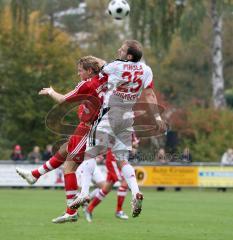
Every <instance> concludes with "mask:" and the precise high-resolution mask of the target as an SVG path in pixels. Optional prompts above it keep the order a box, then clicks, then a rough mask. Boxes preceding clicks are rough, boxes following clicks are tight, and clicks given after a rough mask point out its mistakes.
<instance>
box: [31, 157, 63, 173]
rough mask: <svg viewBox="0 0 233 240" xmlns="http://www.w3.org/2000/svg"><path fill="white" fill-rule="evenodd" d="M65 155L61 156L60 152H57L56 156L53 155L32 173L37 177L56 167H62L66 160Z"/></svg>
mask: <svg viewBox="0 0 233 240" xmlns="http://www.w3.org/2000/svg"><path fill="white" fill-rule="evenodd" d="M65 159H66V158H65V157H63V156H61V155H60V153H59V152H57V153H56V154H55V155H54V156H52V157H51V158H50V159H49V160H48V161H47V162H45V163H44V164H43V165H42V166H41V167H39V168H36V169H34V170H32V172H31V173H32V175H33V176H34V177H35V178H39V177H40V176H42V175H44V174H45V173H47V172H50V171H52V170H53V169H55V168H58V167H60V166H61V165H62V164H63V163H64V161H65Z"/></svg>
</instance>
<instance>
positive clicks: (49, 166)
mask: <svg viewBox="0 0 233 240" xmlns="http://www.w3.org/2000/svg"><path fill="white" fill-rule="evenodd" d="M66 147H67V143H64V144H63V145H62V146H61V147H60V149H59V150H58V152H57V153H56V154H55V155H54V156H52V157H51V158H50V159H49V160H48V161H46V162H45V163H44V164H43V165H42V166H40V167H38V168H36V169H34V170H32V171H29V170H27V169H23V168H16V172H17V173H18V174H19V175H20V176H21V177H22V178H23V179H25V180H26V181H27V182H28V183H29V184H31V185H32V184H34V183H36V182H37V180H38V179H39V178H40V177H41V176H42V175H44V174H46V173H48V172H50V171H52V170H54V169H56V168H58V167H60V166H61V165H62V164H63V163H64V162H65V159H66V156H67V151H66Z"/></svg>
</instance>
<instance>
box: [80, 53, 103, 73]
mask: <svg viewBox="0 0 233 240" xmlns="http://www.w3.org/2000/svg"><path fill="white" fill-rule="evenodd" d="M77 64H78V65H81V66H82V67H83V69H85V70H88V69H92V71H93V73H94V74H98V73H99V72H100V70H101V67H102V66H103V64H104V61H103V60H102V59H100V58H97V57H94V56H85V57H82V58H80V59H79V60H78V61H77Z"/></svg>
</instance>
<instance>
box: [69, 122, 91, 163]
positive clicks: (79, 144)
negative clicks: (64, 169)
mask: <svg viewBox="0 0 233 240" xmlns="http://www.w3.org/2000/svg"><path fill="white" fill-rule="evenodd" d="M89 131H90V126H88V125H86V124H85V123H84V122H81V123H80V124H79V125H78V126H77V128H76V129H75V131H74V134H73V135H72V136H70V138H69V142H68V148H67V150H68V154H69V155H70V156H71V158H72V160H74V161H75V162H77V163H81V162H83V159H84V153H85V150H86V142H87V136H88V133H89Z"/></svg>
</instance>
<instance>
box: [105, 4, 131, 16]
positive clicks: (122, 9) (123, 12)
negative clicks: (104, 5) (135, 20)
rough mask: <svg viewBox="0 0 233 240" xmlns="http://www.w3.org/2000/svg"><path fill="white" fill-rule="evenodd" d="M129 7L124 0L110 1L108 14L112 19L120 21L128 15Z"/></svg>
mask: <svg viewBox="0 0 233 240" xmlns="http://www.w3.org/2000/svg"><path fill="white" fill-rule="evenodd" d="M129 12H130V6H129V4H128V2H127V1H126V0H112V1H111V2H110V3H109V4H108V13H109V15H111V16H112V17H113V18H115V19H117V20H121V19H123V18H125V17H126V16H128V15H129Z"/></svg>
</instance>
